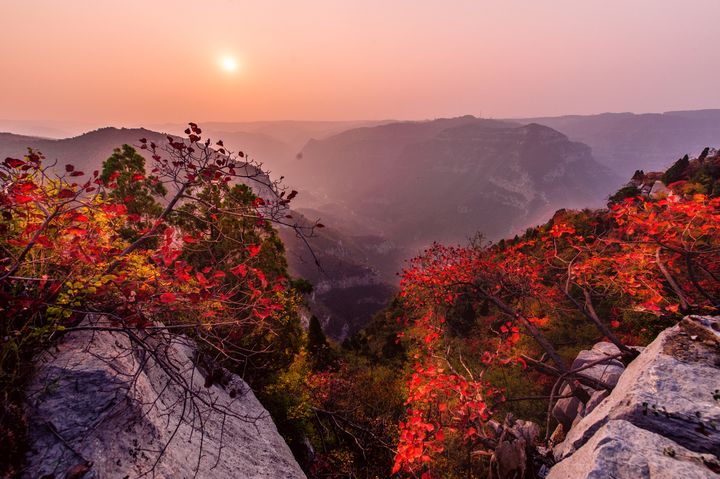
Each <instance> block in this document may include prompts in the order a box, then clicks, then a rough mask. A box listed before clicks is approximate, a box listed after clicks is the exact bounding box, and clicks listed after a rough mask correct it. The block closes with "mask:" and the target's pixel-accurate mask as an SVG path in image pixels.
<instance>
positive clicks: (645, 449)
mask: <svg viewBox="0 0 720 479" xmlns="http://www.w3.org/2000/svg"><path fill="white" fill-rule="evenodd" d="M714 460H715V457H714V456H713V455H711V454H699V453H696V452H693V451H689V450H688V449H685V448H683V447H681V446H678V445H677V444H676V443H674V442H673V441H671V440H669V439H667V438H665V437H663V436H660V435H658V434H655V433H653V432H650V431H646V430H644V429H640V428H639V427H636V426H633V425H632V424H631V423H629V422H627V421H623V420H613V421H609V422H608V423H606V424H605V425H604V426H603V427H601V428H600V429H599V430H598V431H597V433H595V435H594V436H593V437H592V438H591V439H590V440H589V441H588V442H587V443H586V444H585V445H584V446H583V447H581V448H580V449H578V450H577V451H576V452H575V454H573V455H572V456H571V457H570V458H569V459H567V460H565V461H562V462H560V463H559V464H556V465H555V466H554V467H553V468H552V469H551V471H550V474H549V475H548V476H547V479H581V478H582V479H608V478H613V479H641V478H650V479H680V478H687V479H690V478H692V479H715V478H717V477H718V475H717V474H716V473H715V472H713V471H712V469H711V467H713V466H712V464H713V461H714Z"/></svg>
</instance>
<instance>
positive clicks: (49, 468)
mask: <svg viewBox="0 0 720 479" xmlns="http://www.w3.org/2000/svg"><path fill="white" fill-rule="evenodd" d="M82 328H85V329H82ZM108 328H109V329H110V330H108ZM112 329H113V326H112V325H111V324H110V323H109V322H108V321H107V320H105V319H103V318H90V319H89V320H86V321H85V322H84V323H83V324H82V325H81V330H80V331H77V332H71V333H67V334H66V336H65V337H64V338H62V339H61V340H60V341H58V342H57V346H56V347H54V348H53V350H51V351H48V352H46V353H45V354H43V355H42V356H41V357H40V358H39V359H38V362H37V364H36V372H35V374H34V376H33V378H32V380H31V382H30V384H29V387H28V390H27V414H28V418H29V434H30V437H29V440H30V445H31V451H30V453H29V455H28V458H27V459H28V468H27V469H26V471H25V474H24V477H27V478H40V477H43V478H47V479H50V478H60V477H68V478H74V479H79V478H84V479H89V478H115V477H117V478H133V477H139V476H142V475H143V474H147V475H149V476H151V477H158V478H191V477H197V478H273V479H275V478H304V477H305V475H304V474H303V472H302V470H301V469H300V467H299V466H298V464H297V463H296V462H295V459H294V458H293V456H292V453H291V452H290V449H289V448H288V446H287V444H285V442H284V441H283V439H282V437H281V436H280V435H279V434H278V432H277V429H276V427H275V425H274V424H273V422H272V419H271V418H270V416H269V414H268V413H267V411H266V410H265V409H264V408H263V407H262V405H261V404H260V403H259V402H258V400H257V399H256V398H255V396H254V394H253V393H252V391H251V390H250V388H249V387H248V386H247V384H245V382H244V381H243V380H242V379H241V378H240V377H238V376H235V375H233V374H231V373H228V372H227V371H224V370H222V369H219V368H216V367H213V366H211V365H207V364H205V365H204V366H203V365H201V364H198V363H200V361H197V360H196V356H197V355H196V349H195V345H194V344H193V342H192V341H191V340H189V339H188V338H186V337H183V336H178V335H175V334H172V333H169V332H168V331H167V330H166V329H164V328H162V327H160V326H158V327H156V328H155V329H152V328H150V329H148V330H146V331H145V332H138V331H134V332H120V331H114V330H112Z"/></svg>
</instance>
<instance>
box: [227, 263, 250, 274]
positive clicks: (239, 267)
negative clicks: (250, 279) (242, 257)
mask: <svg viewBox="0 0 720 479" xmlns="http://www.w3.org/2000/svg"><path fill="white" fill-rule="evenodd" d="M230 272H231V273H232V274H234V275H235V276H242V277H245V276H246V275H247V272H248V270H247V266H245V265H244V264H239V265H237V266H235V267H234V268H232V269H231V270H230Z"/></svg>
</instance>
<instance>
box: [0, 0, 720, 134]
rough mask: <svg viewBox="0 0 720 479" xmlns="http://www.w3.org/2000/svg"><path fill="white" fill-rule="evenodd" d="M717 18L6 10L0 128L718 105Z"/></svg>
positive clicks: (619, 1)
mask: <svg viewBox="0 0 720 479" xmlns="http://www.w3.org/2000/svg"><path fill="white" fill-rule="evenodd" d="M719 20H720V1H718V0H683V1H681V0H677V1H670V0H668V1H665V0H497V1H489V0H474V1H470V0H468V1H461V0H455V1H451V0H445V1H435V0H432V1H431V0H414V1H405V0H363V1H347V0H323V1H314V0H304V1H279V0H264V1H240V0H203V1H197V2H185V1H181V0H173V1H164V0H162V1H161V0H153V1H150V0H144V1H136V0H123V1H110V0H87V1H79V0H63V1H60V0H3V1H2V4H1V5H0V44H2V46H3V47H2V55H0V118H3V119H13V120H23V119H28V120H29V119H33V120H51V121H52V120H55V121H57V120H61V121H74V122H80V121H81V122H90V123H95V124H98V125H102V124H115V125H119V124H126V125H132V124H142V123H152V122H165V121H173V122H184V121H187V120H194V121H210V120H222V121H232V120H273V119H308V120H314V119H327V120H335V119H338V120H339V119H386V118H395V119H417V118H432V117H439V116H457V115H462V114H474V115H482V116H488V117H512V116H531V115H557V114H563V113H595V112H603V111H635V112H644V111H664V110H671V109H695V108H713V107H714V108H718V107H720V88H718V86H717V84H718V78H720V48H719V47H718V45H719V42H718V37H717V35H718V33H717V22H718V21H719ZM223 56H231V57H233V58H234V59H235V60H236V62H237V64H238V68H237V70H236V71H235V72H232V73H230V72H226V71H224V70H222V68H221V65H220V61H221V58H222V57H223Z"/></svg>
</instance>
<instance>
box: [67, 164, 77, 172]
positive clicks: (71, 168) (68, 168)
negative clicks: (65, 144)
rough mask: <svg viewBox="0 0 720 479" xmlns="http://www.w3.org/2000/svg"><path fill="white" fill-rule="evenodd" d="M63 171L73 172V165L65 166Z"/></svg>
mask: <svg viewBox="0 0 720 479" xmlns="http://www.w3.org/2000/svg"><path fill="white" fill-rule="evenodd" d="M65 171H67V172H68V173H70V172H72V171H75V167H74V166H73V165H65Z"/></svg>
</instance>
